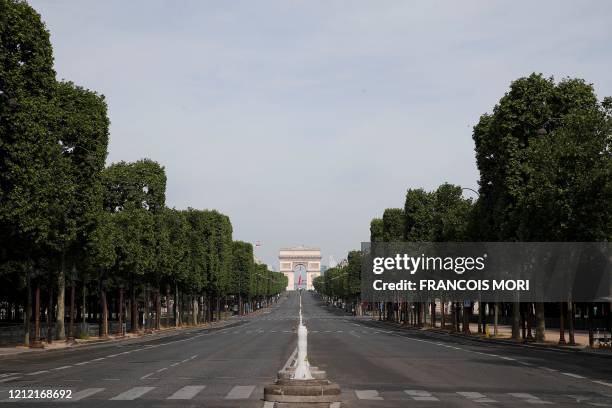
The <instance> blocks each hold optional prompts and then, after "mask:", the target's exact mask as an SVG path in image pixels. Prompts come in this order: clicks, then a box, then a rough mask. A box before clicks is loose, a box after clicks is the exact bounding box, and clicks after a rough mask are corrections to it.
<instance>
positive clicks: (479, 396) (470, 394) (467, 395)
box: [457, 391, 497, 402]
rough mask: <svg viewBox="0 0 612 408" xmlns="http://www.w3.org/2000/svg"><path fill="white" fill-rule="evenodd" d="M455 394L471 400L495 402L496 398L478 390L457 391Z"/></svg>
mask: <svg viewBox="0 0 612 408" xmlns="http://www.w3.org/2000/svg"><path fill="white" fill-rule="evenodd" d="M457 394H459V395H461V396H462V397H465V398H467V399H469V400H471V401H473V402H497V401H496V400H494V399H492V398H489V397H487V396H486V395H484V394H481V393H479V392H465V391H464V392H458V393H457Z"/></svg>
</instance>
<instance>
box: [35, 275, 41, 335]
mask: <svg viewBox="0 0 612 408" xmlns="http://www.w3.org/2000/svg"><path fill="white" fill-rule="evenodd" d="M40 344H41V343H40V283H38V282H36V294H35V295H34V346H36V347H40Z"/></svg>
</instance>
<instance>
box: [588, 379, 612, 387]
mask: <svg viewBox="0 0 612 408" xmlns="http://www.w3.org/2000/svg"><path fill="white" fill-rule="evenodd" d="M592 381H593V382H594V383H595V384H599V385H605V386H608V387H612V383H609V382H605V381H597V380H592Z"/></svg>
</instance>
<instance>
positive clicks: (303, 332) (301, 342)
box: [293, 293, 312, 380]
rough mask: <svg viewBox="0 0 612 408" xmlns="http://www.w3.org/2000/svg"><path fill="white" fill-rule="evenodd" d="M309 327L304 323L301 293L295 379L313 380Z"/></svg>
mask: <svg viewBox="0 0 612 408" xmlns="http://www.w3.org/2000/svg"><path fill="white" fill-rule="evenodd" d="M307 337H308V329H306V326H304V324H303V323H302V294H301V293H300V324H299V326H298V352H297V364H296V367H295V373H294V374H293V379H295V380H311V379H312V374H310V365H309V364H308V354H307V351H308V340H307Z"/></svg>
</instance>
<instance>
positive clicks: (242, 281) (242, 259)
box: [228, 241, 284, 295]
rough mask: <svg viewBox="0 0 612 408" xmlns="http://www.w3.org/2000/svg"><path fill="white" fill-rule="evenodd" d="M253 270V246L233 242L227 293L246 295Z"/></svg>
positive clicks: (246, 243)
mask: <svg viewBox="0 0 612 408" xmlns="http://www.w3.org/2000/svg"><path fill="white" fill-rule="evenodd" d="M254 270H255V262H254V257H253V245H252V244H250V243H248V242H242V241H234V242H233V243H232V271H231V278H230V285H229V288H228V289H229V292H230V293H242V294H244V295H246V294H248V292H249V283H250V281H251V276H252V274H253V273H254ZM283 276H284V275H283Z"/></svg>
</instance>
